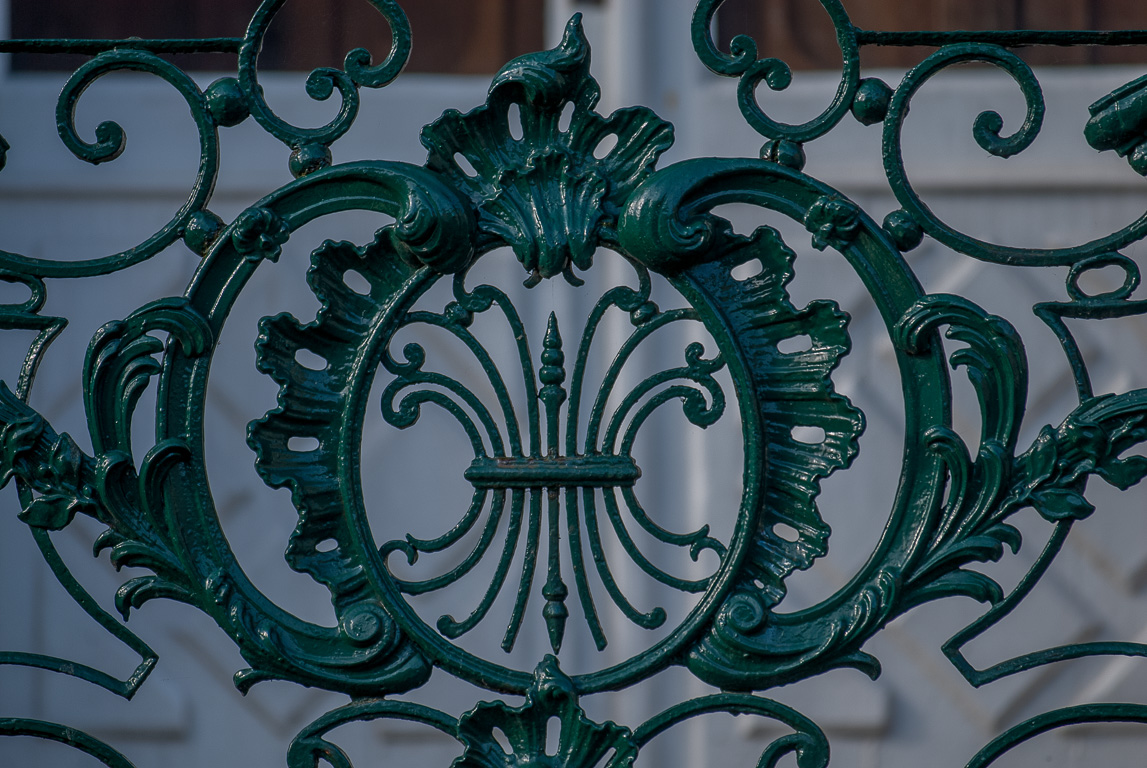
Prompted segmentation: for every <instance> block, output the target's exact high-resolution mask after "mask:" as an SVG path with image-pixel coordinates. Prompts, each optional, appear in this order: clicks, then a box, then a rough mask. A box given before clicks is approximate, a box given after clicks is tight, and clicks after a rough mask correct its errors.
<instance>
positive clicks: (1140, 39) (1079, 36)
mask: <svg viewBox="0 0 1147 768" xmlns="http://www.w3.org/2000/svg"><path fill="white" fill-rule="evenodd" d="M856 42H857V44H859V45H885V46H913V45H923V46H934V47H937V48H939V47H941V46H944V45H951V44H952V43H990V44H994V45H1001V46H1004V47H1009V48H1019V47H1026V46H1035V45H1054V46H1076V45H1092V46H1101V45H1102V46H1106V45H1147V30H1144V29H1118V30H1075V29H1063V30H1033V29H1016V30H965V29H957V30H951V31H933V30H925V31H917V32H881V31H876V30H867V29H859V28H857V29H856Z"/></svg>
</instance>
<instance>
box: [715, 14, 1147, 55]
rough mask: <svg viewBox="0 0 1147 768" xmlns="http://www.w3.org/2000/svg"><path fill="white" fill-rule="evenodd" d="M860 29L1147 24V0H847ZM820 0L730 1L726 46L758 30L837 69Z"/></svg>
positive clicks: (722, 29) (722, 24)
mask: <svg viewBox="0 0 1147 768" xmlns="http://www.w3.org/2000/svg"><path fill="white" fill-rule="evenodd" d="M845 6H846V8H847V9H848V12H849V17H850V18H851V19H852V21H853V23H854V24H856V25H857V26H858V27H861V28H863V29H870V30H885V31H893V32H903V31H910V30H955V29H971V30H981V29H1147V0H845ZM824 18H825V15H824V13H823V11H822V10H821V9H820V3H818V2H817V1H816V0H727V2H726V3H725V4H724V5H723V6H722V7H721V9H720V11H719V12H718V38H719V44H720V45H722V46H723V47H724V48H725V49H726V50H727V49H728V44H729V40H730V39H731V38H732V37H733V35H735V34H737V33H741V32H743V33H746V34H749V35H752V36H753V37H754V39H756V40H757V42H758V44H759V46H760V50H761V55H762V56H776V57H778V58H780V59H782V60H784V61H786V62H787V63H788V64H789V65H790V66H792V67H793V68H794V69H837V68H839V66H840V51H839V49H838V48H837V45H836V42H835V39H834V37H833V35H832V33H831V29H829V30H828V31H827V32H826V31H825V29H824ZM932 50H934V49H932V48H925V47H919V48H900V47H888V48H877V47H872V46H869V47H865V48H864V49H863V50H862V52H861V59H862V62H863V63H864V65H865V66H866V67H881V66H888V67H909V66H912V65H914V64H917V63H918V62H920V61H921V60H922V59H923V58H925V57H926V56H927V55H928V54H929V53H931V52H932ZM1018 53H1019V54H1020V56H1022V57H1023V58H1024V59H1025V60H1027V61H1029V62H1030V63H1032V64H1041V65H1046V64H1056V65H1082V64H1090V63H1099V64H1114V63H1147V47H1145V46H1132V47H1125V48H1051V47H1036V48H1028V49H1022V50H1020V51H1018Z"/></svg>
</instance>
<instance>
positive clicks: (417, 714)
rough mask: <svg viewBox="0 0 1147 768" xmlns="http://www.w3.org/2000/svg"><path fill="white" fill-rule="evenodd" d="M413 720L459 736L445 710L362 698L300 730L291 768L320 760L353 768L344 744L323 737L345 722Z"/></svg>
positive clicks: (307, 767) (312, 767)
mask: <svg viewBox="0 0 1147 768" xmlns="http://www.w3.org/2000/svg"><path fill="white" fill-rule="evenodd" d="M383 719H385V720H409V721H412V722H416V723H422V724H424V725H429V726H430V727H432V728H437V729H438V730H440V731H442V732H443V733H445V734H447V735H448V736H455V732H456V730H457V723H456V722H455V720H454V718H453V717H451V716H450V715H448V714H446V713H445V712H439V711H438V710H436V709H431V708H430V707H426V706H423V705H421V704H414V703H412V702H409V701H393V700H387V699H360V700H358V701H354V702H351V703H350V704H347V705H345V706H342V707H339V708H338V709H335V710H332V711H330V712H328V713H326V714H325V715H323V716H322V717H320V718H319V719H317V720H315V721H314V722H312V723H311V724H310V725H308V726H307V727H305V728H304V729H303V730H301V731H299V733H298V735H297V736H295V738H294V740H292V741H291V746H290V748H289V749H288V750H287V768H318V765H319V760H323V761H325V762H327V763H329V764H330V765H331V766H332V768H353V763H351V760H350V758H349V757H348V756H347V754H346V752H344V751H343V750H342V749H341V748H340V747H338V746H337V745H335V744H332V743H331V742H329V741H327V740H326V739H324V738H323V736H325V735H326V734H327V733H328V732H330V731H332V730H334V729H335V728H338V727H339V726H341V725H346V724H347V723H354V722H370V721H371V720H383Z"/></svg>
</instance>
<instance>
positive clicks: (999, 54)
mask: <svg viewBox="0 0 1147 768" xmlns="http://www.w3.org/2000/svg"><path fill="white" fill-rule="evenodd" d="M968 62H982V63H985V64H991V65H993V66H995V67H998V68H1000V69H1002V70H1003V71H1005V72H1007V73H1008V74H1009V75H1011V77H1012V79H1013V80H1015V81H1016V84H1017V85H1019V87H1020V91H1021V93H1022V94H1023V97H1024V101H1025V102H1026V105H1027V114H1026V115H1025V117H1024V122H1023V125H1021V126H1020V128H1019V129H1018V130H1017V131H1016V132H1015V133H1013V134H1012V135H1011V136H1006V137H1004V136H1001V135H1000V131H1001V130H1002V129H1003V118H1001V117H1000V115H999V113H997V112H993V111H986V112H981V113H980V114H979V115H978V116H977V117H976V120H975V122H974V123H973V125H972V136H973V137H974V138H975V140H976V143H977V144H979V145H980V147H982V148H983V149H984V150H985V151H986V152H989V153H990V154H992V155H995V156H996V157H1004V158H1006V157H1011V156H1012V155H1016V154H1019V153H1020V152H1023V151H1024V150H1025V149H1027V148H1028V147H1029V146H1031V144H1032V142H1033V141H1035V139H1036V137H1037V136H1038V135H1039V132H1040V129H1041V128H1042V125H1043V117H1044V99H1043V92H1042V90H1041V89H1040V85H1039V82H1038V81H1037V80H1036V77H1035V73H1033V72H1032V69H1031V67H1029V66H1028V65H1027V64H1026V63H1024V62H1023V60H1021V59H1020V58H1019V57H1018V56H1016V55H1015V54H1014V53H1011V52H1010V51H1007V50H1005V49H1004V48H1001V47H999V46H997V45H988V44H984V43H962V44H958V45H948V46H945V47H943V48H941V49H940V50H939V51H936V53H934V54H932V55H931V56H929V57H928V58H927V59H925V60H924V61H923V62H921V63H920V64H918V65H917V66H916V67H914V68H913V69H912V70H910V71H909V72H908V74H907V75H905V76H904V80H903V81H901V83H900V85H899V86H898V87H897V88H896V91H895V93H893V95H892V100H891V102H890V103H889V106H888V115H887V117H885V119H884V136H883V149H884V172H885V174H886V175H887V177H888V182H889V184H890V186H891V187H892V192H893V194H894V195H896V199H897V200H898V201H899V202H900V205H901V206H902V207H903V211H901V212H898V213H895V214H893V215H894V216H900V217H903V216H904V215H905V214H906V215H907V216H908V217H909V218H910V219H911V220H912V221H914V222H916V224H917V225H919V226H920V227H921V228H922V229H923V230H924V232H926V233H928V234H929V235H931V236H932V237H934V238H936V240H938V241H939V242H941V243H943V244H944V245H946V246H947V247H949V248H951V249H952V250H954V251H957V252H959V253H964V254H967V255H968V256H971V257H973V258H976V259H979V260H981V261H986V262H990V263H993V264H1010V265H1015V266H1044V267H1052V266H1064V265H1070V264H1076V263H1079V262H1081V261H1083V260H1085V259H1089V258H1092V257H1095V256H1098V255H1101V254H1107V253H1111V252H1114V251H1117V250H1119V249H1120V248H1123V247H1124V246H1126V245H1128V244H1130V243H1133V242H1135V241H1137V240H1140V239H1142V238H1143V237H1145V236H1147V215H1144V216H1141V217H1140V218H1139V219H1138V220H1136V221H1135V222H1134V223H1132V224H1130V225H1128V226H1127V227H1124V228H1123V229H1121V230H1119V231H1118V232H1115V233H1113V234H1111V235H1108V236H1106V237H1101V238H1098V239H1096V240H1092V241H1091V242H1088V243H1085V244H1083V245H1078V246H1074V247H1070V248H1020V247H1014V246H1006V245H997V244H994V243H987V242H984V241H983V240H979V239H976V238H974V237H972V236H970V235H967V234H964V233H962V232H960V231H958V230H956V229H955V228H954V227H951V226H949V225H948V224H946V223H944V222H943V221H941V220H940V218H939V217H938V216H936V214H934V213H933V212H932V210H931V209H930V208H929V207H928V205H927V204H926V203H924V201H923V200H922V199H921V198H920V195H919V194H917V192H916V190H915V189H913V187H912V183H911V182H910V181H909V180H908V174H907V171H906V170H905V168H904V153H903V147H902V142H901V134H902V132H903V127H904V118H905V117H907V115H908V109H909V107H910V104H911V101H912V98H913V97H914V96H915V95H916V92H917V91H919V90H920V88H921V86H923V85H924V83H925V82H927V81H928V80H929V79H931V78H932V77H933V76H934V75H936V74H938V73H940V72H941V71H943V70H945V69H947V68H948V67H951V66H954V65H956V64H964V63H968Z"/></svg>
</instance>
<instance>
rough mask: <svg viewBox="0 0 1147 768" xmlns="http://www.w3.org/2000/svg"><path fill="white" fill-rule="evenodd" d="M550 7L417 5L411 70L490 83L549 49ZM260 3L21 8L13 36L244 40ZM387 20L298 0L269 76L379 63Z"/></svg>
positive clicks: (351, 6)
mask: <svg viewBox="0 0 1147 768" xmlns="http://www.w3.org/2000/svg"><path fill="white" fill-rule="evenodd" d="M543 5H544V3H542V2H541V0H409V1H408V2H406V3H403V8H404V9H405V10H406V12H407V15H408V17H409V18H410V23H411V27H412V29H413V33H414V49H413V52H412V54H411V58H410V63H409V65H408V67H407V71H412V72H438V73H447V74H488V73H493V72H496V71H497V70H498V69H499V68H500V67H501V66H502V65H503V64H504V63H505V62H506V61H508V60H509V59H511V58H513V57H515V56H519V55H521V54H523V53H528V52H529V51H536V50H539V49H540V48H541V47H542V42H543V41H542V35H543V19H542V8H543ZM257 6H258V0H180V1H179V2H157V1H156V0H101V2H99V3H93V2H90V1H89V0H11V3H10V7H11V22H12V36H13V37H20V38H45V37H74V38H101V37H108V38H122V37H129V36H136V37H160V38H163V37H184V38H186V37H240V36H242V35H243V32H244V31H245V30H246V27H247V22H248V20H249V19H250V17H251V14H252V12H253V11H254V10H255V8H256V7H257ZM390 39H391V38H390V28H389V26H388V25H387V23H386V19H385V18H384V17H383V16H382V15H381V14H380V13H378V11H376V10H375V9H374V8H373V7H372V6H371V5H370V3H368V2H367V1H366V0H290V2H288V3H287V4H286V5H284V6H283V8H282V9H281V10H280V12H279V14H278V15H277V16H276V17H275V20H274V22H273V23H272V25H271V28H270V29H269V30H268V32H267V37H266V39H265V41H264V46H263V51H262V53H261V55H260V59H259V63H260V66H261V67H262V68H264V69H268V70H272V69H287V70H303V71H306V70H310V69H313V68H314V67H318V66H334V67H341V66H342V60H343V57H344V56H345V55H346V53H347V51H349V50H351V49H352V48H356V47H360V46H361V47H365V48H367V49H368V50H369V51H370V52H371V53H372V54H374V60H375V61H376V62H378V61H381V60H382V59H383V58H384V57H385V56H386V54H387V51H389V49H390ZM174 58H175V59H176V60H177V62H178V63H179V64H180V66H183V67H186V68H188V69H193V70H194V69H198V70H204V69H206V70H210V69H219V70H229V69H233V68H234V66H235V60H234V57H233V56H224V55H218V56H217V55H200V56H181V57H174ZM83 61H85V57H82V56H70V55H69V56H30V55H17V56H15V57H14V58H13V67H14V68H16V69H25V70H27V69H57V70H59V69H74V68H75V67H77V66H79V64H81V63H83Z"/></svg>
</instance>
